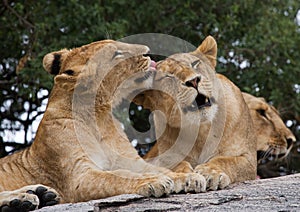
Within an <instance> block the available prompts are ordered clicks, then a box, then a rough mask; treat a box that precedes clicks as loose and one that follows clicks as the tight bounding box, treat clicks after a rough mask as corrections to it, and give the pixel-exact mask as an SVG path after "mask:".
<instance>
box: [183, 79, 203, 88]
mask: <svg viewBox="0 0 300 212" xmlns="http://www.w3.org/2000/svg"><path fill="white" fill-rule="evenodd" d="M200 80H201V78H200V77H195V78H194V79H192V80H189V81H187V82H186V83H185V85H186V86H188V87H194V88H196V89H197V87H198V84H199V82H200Z"/></svg>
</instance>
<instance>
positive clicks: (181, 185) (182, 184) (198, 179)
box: [169, 173, 206, 193]
mask: <svg viewBox="0 0 300 212" xmlns="http://www.w3.org/2000/svg"><path fill="white" fill-rule="evenodd" d="M169 176H170V177H171V178H172V180H173V181H174V184H175V186H174V192H175V193H180V192H185V193H188V192H196V193H200V192H205V191H206V180H205V178H204V176H202V175H200V174H198V173H172V174H169Z"/></svg>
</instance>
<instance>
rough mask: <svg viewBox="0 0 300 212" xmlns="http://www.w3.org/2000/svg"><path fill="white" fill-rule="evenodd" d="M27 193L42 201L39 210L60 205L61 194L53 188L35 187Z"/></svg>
mask: <svg viewBox="0 0 300 212" xmlns="http://www.w3.org/2000/svg"><path fill="white" fill-rule="evenodd" d="M26 193H29V194H35V195H37V196H38V198H39V200H40V204H39V208H42V207H45V206H51V205H56V204H58V203H59V200H60V197H59V194H58V193H57V192H56V191H55V190H54V189H52V188H50V187H47V186H44V185H35V186H33V187H32V188H30V189H28V190H27V191H26Z"/></svg>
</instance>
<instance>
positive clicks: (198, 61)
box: [191, 60, 200, 68]
mask: <svg viewBox="0 0 300 212" xmlns="http://www.w3.org/2000/svg"><path fill="white" fill-rule="evenodd" d="M199 64H200V60H196V61H194V62H192V63H191V66H192V68H198V65H199Z"/></svg>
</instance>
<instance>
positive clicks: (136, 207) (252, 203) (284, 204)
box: [38, 174, 300, 212]
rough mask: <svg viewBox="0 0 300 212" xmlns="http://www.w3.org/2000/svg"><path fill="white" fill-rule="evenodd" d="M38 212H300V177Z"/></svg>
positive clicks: (119, 198)
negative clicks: (218, 189) (223, 188)
mask: <svg viewBox="0 0 300 212" xmlns="http://www.w3.org/2000/svg"><path fill="white" fill-rule="evenodd" d="M38 211H39V212H42V211H43V212H46V211H47V212H48V211H50V212H54V211H55V212H56V211H59V212H60V211H72V212H77V211H130V212H132V211H148V212H149V211H264V212H265V211H300V174H294V175H289V176H284V177H278V178H272V179H264V180H254V181H247V182H244V183H238V184H234V185H231V186H230V187H229V188H227V189H225V190H220V191H209V192H206V193H200V194H174V195H171V196H169V197H165V198H144V197H142V196H139V195H129V194H124V195H119V196H115V197H110V198H105V199H100V200H92V201H89V202H84V203H76V204H61V205H56V206H52V207H45V208H42V209H40V210H38Z"/></svg>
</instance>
